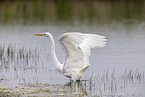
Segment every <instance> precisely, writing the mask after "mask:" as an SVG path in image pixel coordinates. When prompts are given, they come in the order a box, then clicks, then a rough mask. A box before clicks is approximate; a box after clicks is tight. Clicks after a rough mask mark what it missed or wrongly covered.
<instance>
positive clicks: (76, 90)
mask: <svg viewBox="0 0 145 97" xmlns="http://www.w3.org/2000/svg"><path fill="white" fill-rule="evenodd" d="M64 86H65V87H68V89H69V92H70V93H72V94H79V95H82V96H84V95H86V96H87V95H88V94H87V91H86V86H85V85H84V84H83V83H82V82H81V81H75V82H74V81H70V82H68V83H67V84H65V85H64Z"/></svg>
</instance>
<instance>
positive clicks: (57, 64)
mask: <svg viewBox="0 0 145 97" xmlns="http://www.w3.org/2000/svg"><path fill="white" fill-rule="evenodd" d="M49 38H50V41H51V52H52V59H53V62H54V65H55V68H56V70H57V71H58V72H61V71H62V64H60V62H59V61H58V59H57V57H56V53H55V42H54V39H53V37H52V35H50V36H49Z"/></svg>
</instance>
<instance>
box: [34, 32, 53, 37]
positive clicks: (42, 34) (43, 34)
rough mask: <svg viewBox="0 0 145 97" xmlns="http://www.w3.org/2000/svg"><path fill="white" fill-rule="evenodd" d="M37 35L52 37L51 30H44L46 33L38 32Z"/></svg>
mask: <svg viewBox="0 0 145 97" xmlns="http://www.w3.org/2000/svg"><path fill="white" fill-rule="evenodd" d="M34 35H36V36H45V37H48V38H52V35H51V34H50V33H49V32H44V33H38V34H34Z"/></svg>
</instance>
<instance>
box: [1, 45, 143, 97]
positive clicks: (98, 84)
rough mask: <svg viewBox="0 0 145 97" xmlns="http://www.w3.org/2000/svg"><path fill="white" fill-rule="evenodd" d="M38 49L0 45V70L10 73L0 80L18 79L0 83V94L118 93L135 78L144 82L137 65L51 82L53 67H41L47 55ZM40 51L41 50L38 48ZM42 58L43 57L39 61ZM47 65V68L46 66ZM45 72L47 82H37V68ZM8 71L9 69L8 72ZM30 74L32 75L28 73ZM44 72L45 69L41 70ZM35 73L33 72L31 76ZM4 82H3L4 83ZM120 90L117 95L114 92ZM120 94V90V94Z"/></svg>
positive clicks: (70, 94) (92, 94)
mask: <svg viewBox="0 0 145 97" xmlns="http://www.w3.org/2000/svg"><path fill="white" fill-rule="evenodd" d="M39 53H40V51H39V50H38V49H37V48H36V49H26V48H25V47H22V48H18V47H16V46H12V45H3V46H1V49H0V72H1V73H6V74H7V73H8V74H7V75H5V76H8V75H10V73H12V72H13V73H14V76H13V77H10V78H8V79H7V78H6V77H4V78H0V83H2V82H5V83H7V82H9V80H14V81H18V83H19V85H18V86H16V87H9V85H8V87H0V95H2V96H7V95H16V96H19V95H23V96H48V95H52V96H66V97H67V96H99V97H100V96H120V95H121V94H122V91H125V90H126V88H127V86H128V85H133V84H134V83H136V82H138V83H139V84H142V83H144V72H141V71H140V70H139V69H133V68H126V69H125V71H124V72H123V74H122V75H120V76H116V75H115V74H116V71H115V69H114V70H112V71H110V70H109V69H107V70H104V72H103V73H102V74H101V73H99V72H98V74H96V75H95V74H94V73H92V74H91V75H90V77H89V78H85V80H84V81H82V82H80V83H74V82H69V83H67V84H65V85H59V84H54V82H53V81H54V80H55V79H53V76H52V74H53V70H51V68H49V67H47V68H46V67H45V65H44V64H45V63H44V61H46V63H47V62H49V60H47V59H48V58H49V56H48V55H47V57H44V58H46V59H44V58H40V57H43V56H40V54H39ZM41 53H42V52H41ZM42 59H43V60H44V61H42ZM48 68H49V69H48ZM44 71H46V72H48V74H49V77H48V78H49V81H47V84H45V83H44V84H43V83H41V78H40V76H39V75H38V74H39V73H41V72H44ZM9 72H10V73H9ZM30 74H32V76H29V75H30ZM45 74H46V73H45ZM34 75H35V76H34ZM6 86H7V84H6ZM118 94H120V95H118ZM122 95H123V94H122Z"/></svg>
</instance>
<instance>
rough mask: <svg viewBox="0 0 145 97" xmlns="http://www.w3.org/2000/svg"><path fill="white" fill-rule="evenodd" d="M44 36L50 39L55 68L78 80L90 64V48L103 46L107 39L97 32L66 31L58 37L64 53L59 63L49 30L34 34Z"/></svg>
mask: <svg viewBox="0 0 145 97" xmlns="http://www.w3.org/2000/svg"><path fill="white" fill-rule="evenodd" d="M35 35H37V36H46V37H48V38H49V39H50V41H51V51H52V57H53V62H54V65H55V67H56V70H57V71H58V72H60V73H62V74H63V75H65V76H66V77H69V78H72V80H74V81H76V80H80V79H81V78H82V76H83V74H84V72H85V71H86V70H87V68H88V67H89V66H90V64H89V56H90V55H91V48H95V47H104V46H105V44H106V41H107V39H105V36H102V35H97V34H83V33H80V32H68V33H65V34H62V35H61V36H60V37H59V42H60V44H61V46H62V48H63V50H64V51H65V53H66V57H65V60H64V62H63V64H61V63H60V62H59V61H58V59H57V57H56V53H55V42H54V39H53V36H52V35H51V34H50V33H49V32H45V33H41V34H35Z"/></svg>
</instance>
